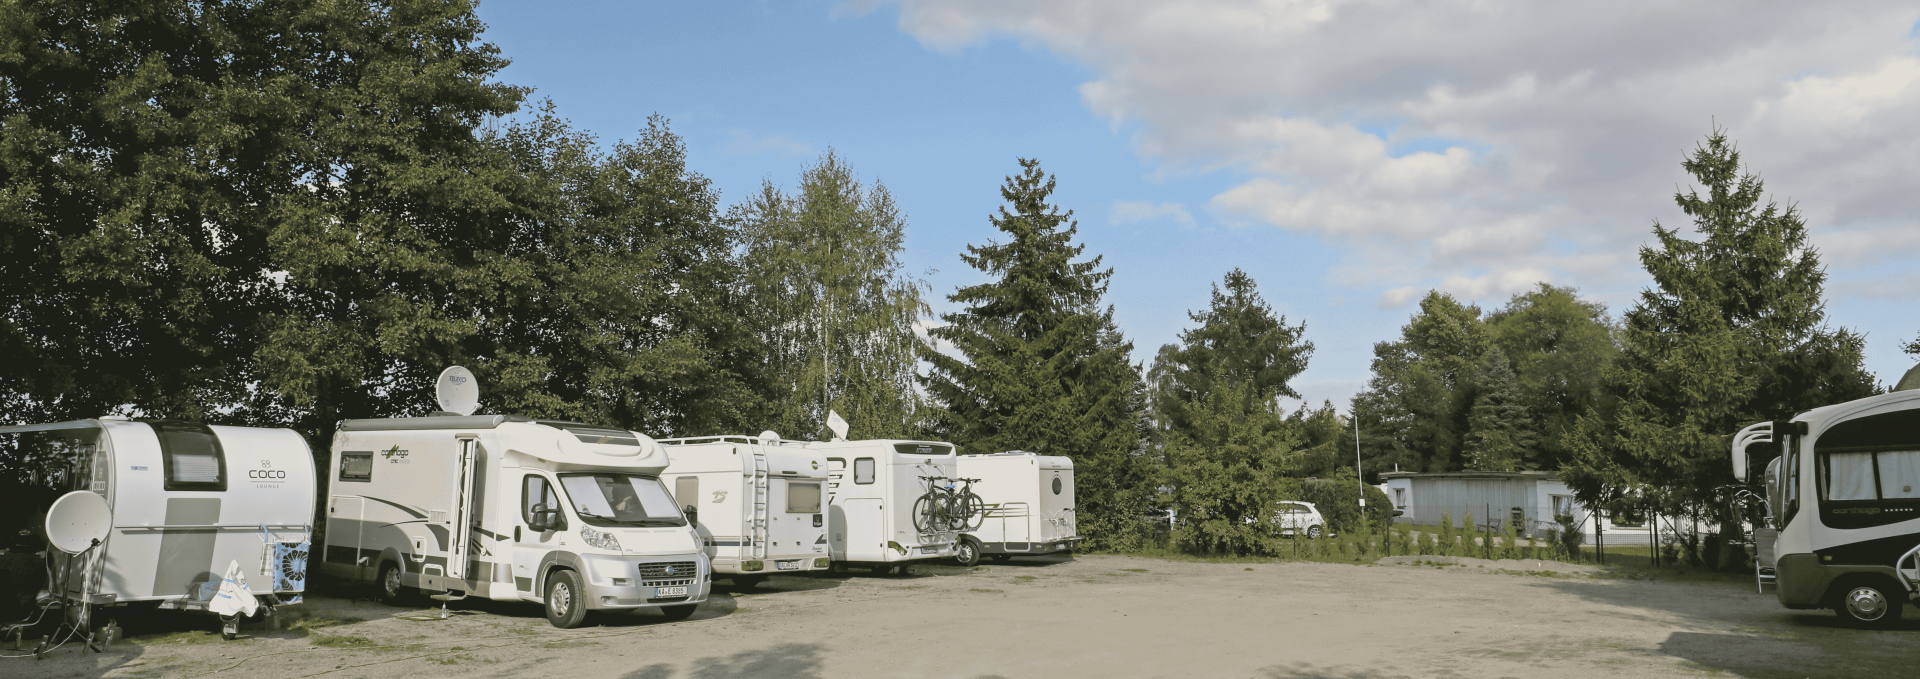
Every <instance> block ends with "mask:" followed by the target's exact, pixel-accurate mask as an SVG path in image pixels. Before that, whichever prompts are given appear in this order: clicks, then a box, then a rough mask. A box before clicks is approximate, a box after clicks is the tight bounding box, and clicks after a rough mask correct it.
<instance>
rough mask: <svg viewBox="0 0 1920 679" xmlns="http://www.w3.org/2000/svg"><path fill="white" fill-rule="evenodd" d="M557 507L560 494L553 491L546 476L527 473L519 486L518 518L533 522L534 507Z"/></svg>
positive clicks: (558, 506)
mask: <svg viewBox="0 0 1920 679" xmlns="http://www.w3.org/2000/svg"><path fill="white" fill-rule="evenodd" d="M536 507H537V508H540V509H559V508H560V496H559V495H557V494H555V493H554V492H553V484H551V483H548V482H547V477H545V476H540V475H537V474H528V475H527V478H526V480H525V481H523V482H522V483H521V486H520V520H521V521H524V522H526V523H529V524H531V523H533V510H534V508H536Z"/></svg>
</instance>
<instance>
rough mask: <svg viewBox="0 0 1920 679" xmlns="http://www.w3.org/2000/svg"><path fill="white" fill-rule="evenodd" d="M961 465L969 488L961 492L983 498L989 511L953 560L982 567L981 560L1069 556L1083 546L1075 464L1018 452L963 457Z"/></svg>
mask: <svg viewBox="0 0 1920 679" xmlns="http://www.w3.org/2000/svg"><path fill="white" fill-rule="evenodd" d="M958 463H959V467H958V469H959V474H958V476H959V477H960V478H961V479H962V483H963V484H966V485H962V486H961V488H962V489H965V490H971V491H972V492H973V493H974V494H976V495H979V496H980V499H981V501H982V503H983V504H984V506H985V508H986V515H985V516H984V517H983V518H981V519H978V520H977V523H976V524H975V525H973V526H970V527H969V528H971V529H970V530H963V531H962V532H961V533H960V544H959V545H958V546H957V548H956V551H955V555H954V558H955V560H957V561H959V562H960V563H961V564H962V565H967V566H972V565H974V564H976V563H979V562H980V558H981V557H982V556H986V557H991V558H993V559H994V560H996V561H1005V560H1007V559H1011V558H1013V557H1014V556H1021V555H1026V556H1034V555H1040V554H1053V553H1057V552H1068V551H1072V550H1073V547H1074V545H1076V544H1078V543H1079V542H1080V535H1079V532H1078V530H1077V529H1076V525H1077V524H1076V522H1075V521H1074V513H1073V512H1074V501H1073V460H1072V459H1070V458H1065V457H1059V456H1055V455H1040V454H1037V453H1029V452H1024V451H1017V450H1016V451H1010V452H1005V453H992V454H987V455H961V456H960V458H959V461H958ZM970 479H978V480H977V481H971V482H969V481H968V480H970Z"/></svg>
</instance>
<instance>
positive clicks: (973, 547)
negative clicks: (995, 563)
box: [953, 538, 980, 568]
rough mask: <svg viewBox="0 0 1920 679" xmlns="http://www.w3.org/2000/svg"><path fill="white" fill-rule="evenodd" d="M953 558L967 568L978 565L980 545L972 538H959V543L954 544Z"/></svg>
mask: <svg viewBox="0 0 1920 679" xmlns="http://www.w3.org/2000/svg"><path fill="white" fill-rule="evenodd" d="M953 560H954V561H958V562H960V565H961V566H965V567H967V568H972V567H974V566H975V565H978V564H979V563H980V545H979V544H977V543H975V542H974V541H972V540H968V539H965V538H961V540H960V544H958V545H954V548H953Z"/></svg>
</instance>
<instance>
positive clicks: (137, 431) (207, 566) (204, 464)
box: [0, 417, 315, 638]
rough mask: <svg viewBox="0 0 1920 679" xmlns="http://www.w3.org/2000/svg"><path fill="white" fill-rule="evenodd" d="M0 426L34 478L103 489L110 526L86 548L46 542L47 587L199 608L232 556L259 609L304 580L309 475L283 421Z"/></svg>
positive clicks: (100, 601) (66, 594)
mask: <svg viewBox="0 0 1920 679" xmlns="http://www.w3.org/2000/svg"><path fill="white" fill-rule="evenodd" d="M0 436H4V437H7V438H12V439H13V441H11V442H10V443H11V444H12V445H14V446H16V450H15V452H16V453H17V456H16V458H15V459H18V460H22V461H29V464H30V465H31V466H34V467H38V468H39V469H38V472H37V473H38V474H40V475H41V478H39V479H38V480H39V481H43V482H48V483H52V484H54V485H58V486H62V487H64V489H65V490H69V491H92V492H94V493H98V494H99V495H100V496H102V497H104V498H105V499H106V505H107V509H108V513H109V517H110V518H109V520H108V521H107V523H110V526H103V528H105V531H104V534H105V537H104V539H101V541H100V542H99V543H98V544H97V545H93V546H91V547H90V548H89V549H90V550H91V551H85V550H83V551H82V553H76V554H69V553H66V552H63V551H61V550H56V549H48V550H47V553H48V554H49V560H50V562H51V563H50V567H49V569H48V570H49V572H50V573H51V574H52V577H53V579H54V582H52V583H50V586H49V591H51V592H53V593H54V594H55V595H56V596H57V597H58V598H60V599H63V600H65V601H68V602H72V603H80V602H90V603H92V604H94V605H104V606H121V605H125V604H128V603H133V602H157V605H158V606H159V607H160V608H163V609H172V610H190V611H206V610H208V603H209V601H210V599H211V598H212V593H213V592H214V591H215V590H216V589H217V588H218V587H219V586H220V584H221V582H222V580H223V576H224V575H225V574H226V573H227V571H228V569H229V567H231V566H232V565H234V564H238V566H239V570H240V572H241V574H242V575H243V576H244V582H245V583H246V586H247V589H248V590H249V591H251V592H252V594H253V595H254V596H255V597H256V599H257V600H258V602H259V603H260V604H264V605H265V606H266V610H267V614H268V615H271V614H272V612H273V607H274V606H277V605H280V604H286V603H294V602H297V601H299V600H300V597H301V592H303V591H304V590H305V589H306V579H307V573H306V560H307V550H306V547H307V540H308V537H309V534H310V532H311V527H312V523H313V508H314V492H315V485H314V483H315V474H314V468H313V454H312V453H311V452H310V449H309V448H308V447H307V442H306V440H305V439H302V438H301V437H300V435H299V434H298V433H295V432H294V431H293V430H290V429H259V428H253V427H223V426H210V425H205V424H197V423H186V422H170V421H133V420H128V419H124V418H113V417H103V418H100V419H94V420H77V421H73V422H61V423H58V424H33V425H22V426H10V427H0ZM35 461H37V462H38V464H35V463H34V462H35ZM45 537H49V538H53V537H56V536H45ZM88 542H90V540H89V541H88ZM89 563H91V564H92V572H91V573H89V572H88V568H87V567H86V565H85V564H89ZM109 626H110V625H109ZM226 627H227V629H226V630H224V633H225V635H226V636H228V638H231V637H232V634H233V632H234V629H233V621H232V620H228V624H227V625H226ZM14 631H15V632H16V633H17V632H18V631H19V630H18V629H16V630H14Z"/></svg>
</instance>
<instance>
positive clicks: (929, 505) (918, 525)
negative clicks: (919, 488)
mask: <svg viewBox="0 0 1920 679" xmlns="http://www.w3.org/2000/svg"><path fill="white" fill-rule="evenodd" d="M938 503H939V500H938V499H937V498H935V497H934V495H933V494H932V493H928V494H926V495H922V496H920V499H918V500H914V501H913V530H914V531H915V532H919V533H925V532H927V528H928V526H931V525H932V524H933V521H934V514H935V513H936V512H937V511H938V507H937V505H938Z"/></svg>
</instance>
